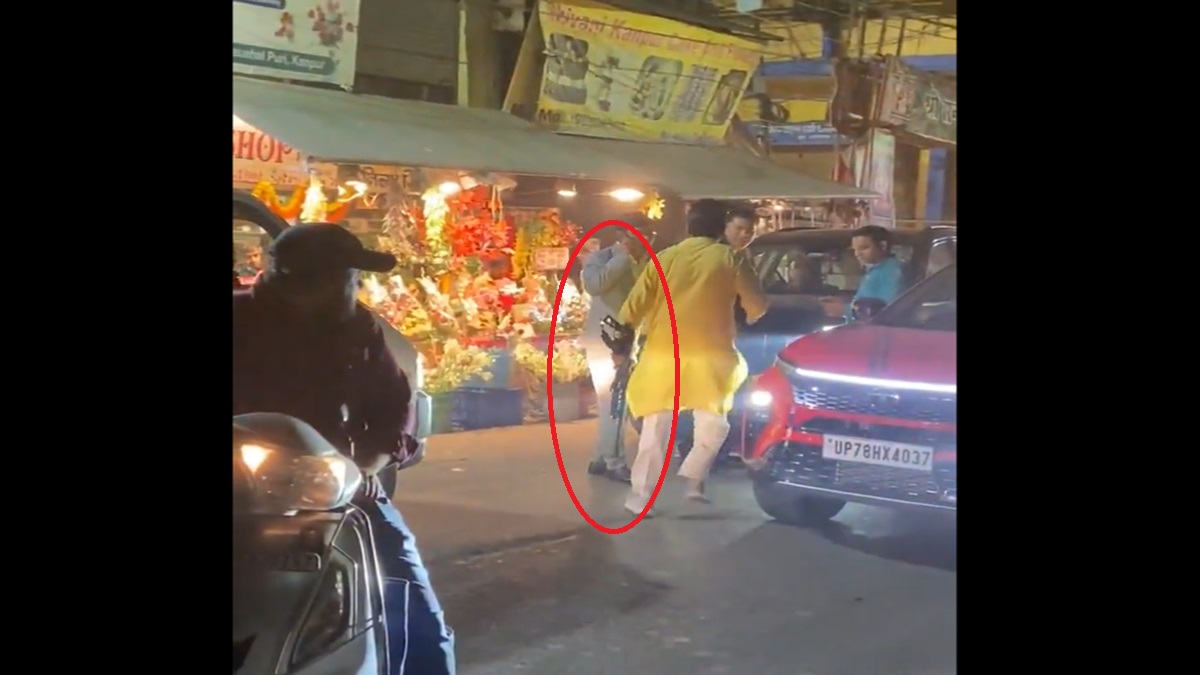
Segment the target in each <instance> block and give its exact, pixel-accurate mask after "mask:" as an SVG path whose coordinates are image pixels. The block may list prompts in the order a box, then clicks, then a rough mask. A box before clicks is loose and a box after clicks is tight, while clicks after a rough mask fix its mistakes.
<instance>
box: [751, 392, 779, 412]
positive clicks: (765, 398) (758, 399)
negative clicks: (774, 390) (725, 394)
mask: <svg viewBox="0 0 1200 675" xmlns="http://www.w3.org/2000/svg"><path fill="white" fill-rule="evenodd" d="M773 398H774V397H773V396H771V392H769V391H763V390H762V389H756V390H754V391H752V392H750V405H752V406H754V407H755V408H765V407H767V406H769V405H771V401H772V400H773Z"/></svg>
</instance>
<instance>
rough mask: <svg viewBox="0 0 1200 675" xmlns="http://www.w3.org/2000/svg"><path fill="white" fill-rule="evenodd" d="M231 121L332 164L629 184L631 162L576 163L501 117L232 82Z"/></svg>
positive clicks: (552, 143)
mask: <svg viewBox="0 0 1200 675" xmlns="http://www.w3.org/2000/svg"><path fill="white" fill-rule="evenodd" d="M233 114H234V115H236V116H237V117H240V118H241V119H242V120H244V121H245V122H247V123H248V124H250V125H251V126H253V127H255V128H257V129H259V130H260V131H262V132H263V133H265V134H267V135H269V136H272V137H274V138H276V139H278V140H280V141H282V142H284V143H287V144H288V145H290V146H292V147H294V148H296V149H297V150H299V151H300V152H301V153H303V154H306V155H311V156H313V157H315V158H317V159H320V160H325V161H329V162H341V163H346V164H394V165H399V166H411V167H428V168H432V169H455V170H461V171H480V172H488V171H495V172H502V173H516V174H528V175H540V176H562V177H572V178H579V179H596V180H605V181H618V182H625V181H630V180H632V178H631V176H630V175H629V172H630V171H631V170H632V166H631V165H630V163H629V162H626V161H622V160H620V159H619V158H617V157H615V156H613V155H608V154H605V155H599V156H594V157H588V156H580V155H578V154H576V153H577V152H578V151H577V150H576V149H575V148H574V147H572V146H570V145H569V144H568V143H565V142H563V139H562V138H561V137H560V136H558V135H557V134H554V133H551V132H549V131H544V130H542V129H538V128H537V127H536V126H534V125H533V124H531V123H529V122H526V121H524V120H522V119H520V118H518V117H515V116H513V115H510V114H508V113H506V112H503V111H500V110H485V109H480V108H464V107H460V106H452V105H440V104H437V103H426V102H424V101H406V100H400V99H392V98H384V97H382V96H366V95H362V94H351V93H347V92H343V91H334V90H327V89H317V88H315V87H304V86H297V85H291V84H283V83H280V82H269V81H266V80H256V79H252V78H246V77H237V76H235V77H234V78H233Z"/></svg>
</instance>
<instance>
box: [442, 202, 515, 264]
mask: <svg viewBox="0 0 1200 675" xmlns="http://www.w3.org/2000/svg"><path fill="white" fill-rule="evenodd" d="M448 201H449V203H450V207H451V211H450V217H449V218H448V219H447V221H446V240H447V241H448V242H449V244H450V250H451V253H452V254H453V255H455V256H459V257H464V258H465V257H472V256H478V255H480V254H483V253H487V252H490V251H502V252H504V253H511V252H512V244H513V242H512V237H513V235H512V220H511V219H510V218H508V217H506V216H504V215H503V214H502V209H503V207H502V205H501V203H500V198H499V192H498V191H496V190H494V189H492V188H491V187H488V186H486V185H477V186H475V187H473V188H471V189H469V190H463V191H462V192H459V193H458V194H456V195H454V196H453V197H451V198H450V199H449V200H448Z"/></svg>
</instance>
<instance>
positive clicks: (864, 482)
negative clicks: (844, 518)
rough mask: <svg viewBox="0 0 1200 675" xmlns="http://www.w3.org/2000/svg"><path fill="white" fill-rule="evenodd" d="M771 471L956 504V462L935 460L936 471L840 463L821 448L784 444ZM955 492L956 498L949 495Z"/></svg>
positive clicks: (826, 484) (801, 481) (870, 493)
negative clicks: (824, 453) (826, 455)
mask: <svg viewBox="0 0 1200 675" xmlns="http://www.w3.org/2000/svg"><path fill="white" fill-rule="evenodd" d="M768 471H769V473H770V475H771V477H772V478H774V479H775V480H782V481H788V482H791V483H796V484H798V485H811V486H813V487H821V488H827V489H831V490H838V491H840V492H848V493H851V494H856V495H863V496H866V497H876V498H880V499H894V500H898V501H902V502H908V503H916V504H926V505H931V506H956V505H957V496H958V483H957V473H958V472H957V468H956V465H955V463H953V462H949V463H935V464H934V466H933V471H932V472H929V473H926V472H924V471H913V470H911V469H893V468H890V467H883V466H872V465H870V464H860V463H857V462H839V461H836V460H832V459H825V458H824V457H822V456H821V448H820V447H819V446H815V445H806V444H801V443H784V444H781V445H779V446H776V447H775V449H774V452H772V453H771V459H770V462H769V464H768ZM949 495H953V496H954V499H953V500H950V499H947V498H946V497H947V496H949Z"/></svg>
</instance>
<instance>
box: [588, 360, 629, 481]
mask: <svg viewBox="0 0 1200 675" xmlns="http://www.w3.org/2000/svg"><path fill="white" fill-rule="evenodd" d="M580 343H581V344H582V345H583V348H584V352H585V353H586V354H587V360H588V370H590V371H591V375H592V386H593V387H595V389H596V416H597V417H599V418H600V434H599V436H598V437H597V438H596V445H595V446H594V447H593V449H592V461H601V460H603V461H604V463H605V464H606V465H607V466H608V468H610V469H616V468H618V467H622V466H625V449H624V426H623V424H622V423H623V422H624V420H618V419H613V416H612V412H611V411H612V385H613V379H614V377H615V375H616V367H615V366H613V362H612V352H611V351H609V349H608V347H606V346H605V345H604V342H603V341H601V340H598V339H596V340H590V339H583V340H580ZM596 343H599V344H596Z"/></svg>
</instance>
